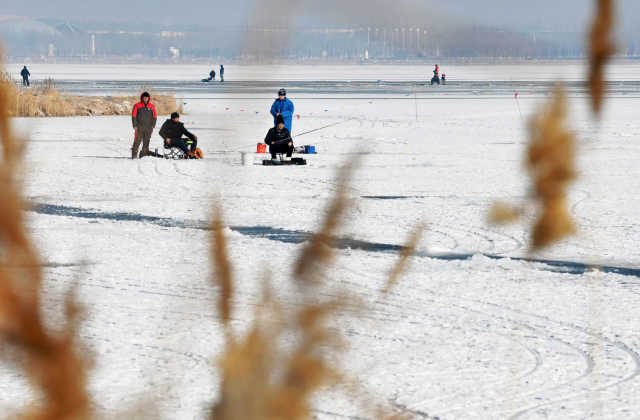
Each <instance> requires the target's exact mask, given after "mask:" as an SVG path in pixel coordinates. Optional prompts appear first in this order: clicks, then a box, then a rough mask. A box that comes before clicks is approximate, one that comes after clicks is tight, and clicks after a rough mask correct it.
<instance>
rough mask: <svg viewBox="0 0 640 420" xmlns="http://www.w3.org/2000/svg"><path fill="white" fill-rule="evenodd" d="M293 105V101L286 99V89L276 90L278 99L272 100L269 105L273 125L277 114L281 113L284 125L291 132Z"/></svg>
mask: <svg viewBox="0 0 640 420" xmlns="http://www.w3.org/2000/svg"><path fill="white" fill-rule="evenodd" d="M294 109H295V107H294V106H293V102H291V101H290V100H289V99H287V91H286V90H285V89H280V90H279V91H278V99H276V100H275V101H274V102H273V105H272V106H271V115H273V126H274V127H275V126H276V124H277V119H278V115H282V118H283V119H284V126H285V127H286V128H287V130H289V133H293V131H292V130H291V123H292V121H293V111H294Z"/></svg>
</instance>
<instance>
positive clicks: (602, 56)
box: [589, 0, 616, 115]
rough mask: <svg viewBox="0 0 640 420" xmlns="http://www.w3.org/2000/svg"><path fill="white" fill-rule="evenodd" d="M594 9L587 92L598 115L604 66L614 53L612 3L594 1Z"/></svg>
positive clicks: (601, 99) (607, 0)
mask: <svg viewBox="0 0 640 420" xmlns="http://www.w3.org/2000/svg"><path fill="white" fill-rule="evenodd" d="M596 8H597V10H596V15H595V18H594V21H593V24H592V26H591V32H590V34H589V90H590V92H591V105H592V108H593V111H594V112H595V113H596V115H600V111H601V109H602V101H603V98H604V92H605V78H604V71H605V65H606V63H607V61H609V59H610V58H611V56H612V55H613V54H614V53H615V51H616V47H615V45H614V42H613V40H612V37H613V29H614V25H615V21H614V2H613V0H596Z"/></svg>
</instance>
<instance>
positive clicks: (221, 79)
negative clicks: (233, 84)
mask: <svg viewBox="0 0 640 420" xmlns="http://www.w3.org/2000/svg"><path fill="white" fill-rule="evenodd" d="M222 82H224V73H220V83H222Z"/></svg>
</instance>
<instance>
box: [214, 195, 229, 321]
mask: <svg viewBox="0 0 640 420" xmlns="http://www.w3.org/2000/svg"><path fill="white" fill-rule="evenodd" d="M223 228H224V226H223V224H222V211H221V210H220V209H219V208H217V209H216V210H215V215H214V217H213V222H212V224H211V231H212V232H213V247H212V255H211V257H212V261H213V262H214V269H215V280H216V283H217V284H218V286H219V287H220V298H219V299H218V312H219V313H220V318H222V321H223V323H224V325H225V326H228V325H229V321H230V320H231V299H232V297H233V278H232V276H231V264H230V261H229V255H228V253H227V240H226V238H225V236H224V232H223Z"/></svg>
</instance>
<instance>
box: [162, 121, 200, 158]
mask: <svg viewBox="0 0 640 420" xmlns="http://www.w3.org/2000/svg"><path fill="white" fill-rule="evenodd" d="M182 136H187V139H184V138H182ZM160 137H162V139H163V140H164V147H166V148H167V149H170V148H172V147H178V148H179V149H181V150H182V151H183V152H184V154H185V155H187V156H188V157H189V158H195V151H196V148H197V146H198V137H197V136H196V135H194V134H192V133H190V132H189V131H188V130H187V129H186V128H184V124H183V123H181V122H180V115H179V114H178V113H177V112H174V113H173V114H171V118H170V119H168V120H166V121H165V122H164V124H162V127H160ZM187 141H189V143H190V145H191V149H189V147H188V146H187Z"/></svg>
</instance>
